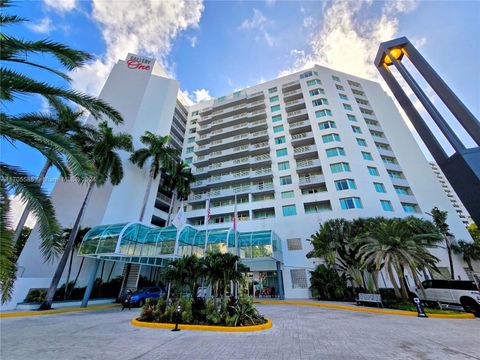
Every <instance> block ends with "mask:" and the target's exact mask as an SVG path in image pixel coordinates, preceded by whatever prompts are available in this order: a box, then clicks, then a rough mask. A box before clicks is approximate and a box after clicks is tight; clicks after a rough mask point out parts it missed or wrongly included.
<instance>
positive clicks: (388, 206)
mask: <svg viewBox="0 0 480 360" xmlns="http://www.w3.org/2000/svg"><path fill="white" fill-rule="evenodd" d="M380 204H382V209H383V210H385V211H393V206H392V203H391V202H390V201H388V200H380Z"/></svg>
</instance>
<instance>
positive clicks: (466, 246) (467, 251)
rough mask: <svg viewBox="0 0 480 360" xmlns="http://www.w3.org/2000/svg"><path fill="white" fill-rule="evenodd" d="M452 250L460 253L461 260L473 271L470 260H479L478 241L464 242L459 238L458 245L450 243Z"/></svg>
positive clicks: (479, 246)
mask: <svg viewBox="0 0 480 360" xmlns="http://www.w3.org/2000/svg"><path fill="white" fill-rule="evenodd" d="M452 250H453V251H454V252H455V253H457V254H462V257H463V261H465V262H466V263H467V265H468V269H469V270H470V271H472V272H473V271H474V269H473V266H472V261H476V260H480V241H475V240H474V241H473V242H466V241H463V240H460V241H459V242H458V245H452Z"/></svg>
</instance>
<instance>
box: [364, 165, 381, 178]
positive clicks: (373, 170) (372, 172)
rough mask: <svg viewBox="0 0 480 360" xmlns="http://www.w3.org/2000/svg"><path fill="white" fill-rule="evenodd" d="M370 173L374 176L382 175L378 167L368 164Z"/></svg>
mask: <svg viewBox="0 0 480 360" xmlns="http://www.w3.org/2000/svg"><path fill="white" fill-rule="evenodd" d="M367 168H368V173H369V174H370V175H372V176H380V174H379V173H378V170H377V168H376V167H373V166H368V167H367Z"/></svg>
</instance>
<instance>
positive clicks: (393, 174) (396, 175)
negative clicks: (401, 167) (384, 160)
mask: <svg viewBox="0 0 480 360" xmlns="http://www.w3.org/2000/svg"><path fill="white" fill-rule="evenodd" d="M387 173H388V176H390V177H391V178H392V179H403V176H402V173H401V172H399V171H391V170H387Z"/></svg>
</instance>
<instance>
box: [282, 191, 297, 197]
mask: <svg viewBox="0 0 480 360" xmlns="http://www.w3.org/2000/svg"><path fill="white" fill-rule="evenodd" d="M293 197H295V193H294V192H293V190H291V191H283V192H282V199H291V198H293Z"/></svg>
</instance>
